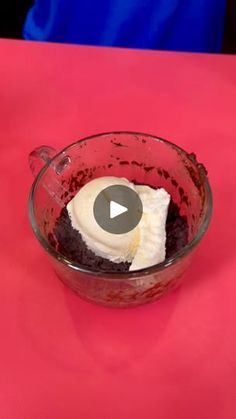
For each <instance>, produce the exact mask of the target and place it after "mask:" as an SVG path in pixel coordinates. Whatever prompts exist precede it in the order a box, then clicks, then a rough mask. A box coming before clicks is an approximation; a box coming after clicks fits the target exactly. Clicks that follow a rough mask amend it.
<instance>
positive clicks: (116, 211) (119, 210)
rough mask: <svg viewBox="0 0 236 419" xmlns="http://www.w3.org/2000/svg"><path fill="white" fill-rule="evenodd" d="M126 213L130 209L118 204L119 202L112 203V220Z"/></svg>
mask: <svg viewBox="0 0 236 419" xmlns="http://www.w3.org/2000/svg"><path fill="white" fill-rule="evenodd" d="M126 211H128V208H126V207H124V206H123V205H120V204H118V202H115V201H111V202H110V218H115V217H118V215H121V214H124V212H126Z"/></svg>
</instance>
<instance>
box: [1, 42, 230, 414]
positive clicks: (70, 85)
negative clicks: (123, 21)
mask: <svg viewBox="0 0 236 419" xmlns="http://www.w3.org/2000/svg"><path fill="white" fill-rule="evenodd" d="M0 57H1V65H0V138H1V143H0V144H1V193H2V201H1V241H0V246H1V249H0V255H1V280H0V339H1V340H0V417H1V418H4V419H5V418H6V419H8V418H9V419H12V418H13V419H15V418H24V419H25V418H26V419H28V418H29V419H31V418H36V419H38V418H45V419H47V418H48V419H51V418H53V419H54V418H99V419H100V418H104V419H107V418H108V419H109V418H112V419H117V418H119V419H123V418H132V419H139V418H148V419H156V418H161V419H185V418H186V419H195V418H196V419H199V418H201V419H205V418H206V419H211V418H212V419H231V418H232V419H234V418H235V417H236V386H235V382H236V333H235V328H236V275H235V270H236V240H235V224H236V222H235V213H236V194H235V178H236V175H235V169H236V157H235V155H236V57H233V56H232V57H230V56H217V55H215V56H211V55H201V54H183V53H179V54H177V53H165V52H147V51H132V50H122V49H106V48H92V47H78V46H67V45H52V44H51V45H50V44H47V45H45V44H40V43H30V42H16V41H4V40H2V41H0ZM109 130H135V131H143V132H148V133H153V134H157V135H160V136H162V137H164V138H167V139H170V140H172V141H174V142H176V143H177V144H179V145H180V146H181V147H183V148H185V149H186V150H187V151H190V152H191V151H194V152H196V154H197V156H198V159H199V161H201V162H203V163H204V164H205V165H206V166H207V168H208V170H209V178H210V181H211V185H212V189H213V193H214V214H213V220H212V223H211V226H210V229H209V232H208V234H207V236H206V237H205V239H204V241H203V242H202V245H201V246H200V248H199V250H198V252H197V254H196V256H195V259H194V262H193V264H192V267H191V268H190V269H189V280H188V281H186V282H185V283H184V284H183V285H182V286H181V287H180V288H179V289H178V290H177V291H175V292H174V293H172V294H170V295H169V296H167V297H165V298H163V299H162V300H160V301H158V302H156V303H153V304H150V305H147V306H143V307H139V308H136V309H130V310H117V309H106V308H103V307H99V306H95V305H91V304H89V303H86V302H84V301H82V300H80V299H79V298H78V297H76V296H75V295H74V294H73V293H72V292H71V291H70V290H69V289H66V288H65V287H64V286H63V285H62V284H61V283H60V281H59V280H58V279H57V277H56V276H55V274H54V273H53V271H52V270H51V267H50V265H49V264H48V261H47V259H46V257H45V255H44V253H43V250H42V249H41V248H40V245H39V244H38V243H37V241H36V240H35V238H34V236H33V234H32V232H31V229H30V226H29V222H28V218H27V197H28V192H29V189H30V186H31V183H32V176H31V174H30V171H29V168H28V163H27V155H28V153H29V152H30V151H31V150H32V149H33V148H35V147H36V146H39V145H41V144H48V145H51V146H53V147H55V148H58V149H60V148H62V147H64V146H66V145H67V144H69V143H71V142H73V141H75V140H77V139H79V138H81V137H83V136H85V135H90V134H94V133H98V132H102V131H109Z"/></svg>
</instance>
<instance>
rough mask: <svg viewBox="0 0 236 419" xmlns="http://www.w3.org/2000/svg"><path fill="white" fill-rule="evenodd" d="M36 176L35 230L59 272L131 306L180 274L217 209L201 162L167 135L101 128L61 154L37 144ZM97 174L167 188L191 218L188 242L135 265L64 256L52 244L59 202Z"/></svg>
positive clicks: (88, 292)
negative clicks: (102, 266)
mask: <svg viewBox="0 0 236 419" xmlns="http://www.w3.org/2000/svg"><path fill="white" fill-rule="evenodd" d="M29 164H30V168H31V171H32V173H33V174H34V176H35V180H34V183H33V185H32V189H31V192H30V197H29V217H30V222H31V225H32V228H33V231H34V233H35V235H36V237H37V239H38V240H39V242H40V243H41V245H42V247H43V248H44V249H45V251H46V252H47V254H48V256H49V258H50V260H51V262H52V265H53V267H54V270H55V271H56V273H57V275H58V277H59V278H60V279H61V280H62V281H63V282H64V284H66V285H68V286H69V287H70V288H71V289H72V290H74V291H75V292H76V293H77V294H78V295H79V296H80V297H82V298H84V299H87V300H89V301H92V302H95V303H99V304H103V305H106V306H113V307H130V306H137V305H139V304H144V303H147V302H150V301H153V300H156V299H158V298H160V297H161V296H162V295H164V294H166V293H167V292H168V291H170V290H171V289H173V288H174V287H176V286H177V285H178V284H179V283H180V282H181V280H182V277H183V273H184V272H185V271H186V268H187V267H188V265H189V263H190V261H191V258H192V255H193V251H194V249H196V247H197V245H198V243H199V242H200V240H201V239H202V237H203V235H204V233H205V232H206V230H207V228H208V225H209V222H210V219H211V214H212V193H211V188H210V185H209V182H208V178H207V172H206V169H205V168H204V166H203V165H202V164H200V163H198V162H197V160H196V156H195V155H194V154H193V153H191V154H188V153H187V152H186V151H184V150H182V149H181V148H180V147H178V146H176V145H175V144H173V143H171V142H169V141H166V140H164V139H162V138H159V137H155V136H152V135H148V134H142V133H135V132H112V133H105V134H97V135H93V136H90V137H87V138H84V139H81V140H79V141H77V142H76V143H74V144H71V145H69V146H68V147H66V148H65V149H64V150H62V151H60V152H59V153H58V152H56V151H55V150H54V149H53V148H51V147H48V146H42V147H39V148H37V149H36V150H34V151H32V152H31V153H30V156H29ZM99 176H118V177H126V178H127V179H129V180H130V181H133V182H136V183H140V184H148V185H150V186H152V187H164V188H165V189H166V190H167V191H168V192H169V193H170V194H171V197H172V199H173V201H174V202H175V203H176V204H177V205H178V206H179V208H180V213H181V215H184V216H186V217H187V221H188V227H189V231H188V243H187V244H186V246H184V247H183V248H182V249H181V250H180V251H179V252H178V253H176V254H175V255H174V256H173V257H170V258H168V259H166V260H165V261H164V262H162V263H159V264H157V265H154V266H151V267H149V268H146V269H142V270H139V271H132V272H122V273H111V272H96V271H93V270H89V269H86V268H84V267H83V266H82V265H80V264H79V263H76V262H74V261H73V260H69V259H67V258H66V257H65V256H64V255H63V254H61V253H59V252H58V251H57V250H56V248H55V246H54V237H53V226H54V224H55V221H56V219H57V217H58V216H59V214H60V211H61V208H62V207H64V206H65V205H66V204H67V202H68V201H69V200H70V199H71V198H72V197H73V196H74V195H75V193H76V192H77V191H78V190H79V188H80V187H82V186H83V185H85V184H86V183H87V182H88V181H90V180H92V179H94V178H97V177H99Z"/></svg>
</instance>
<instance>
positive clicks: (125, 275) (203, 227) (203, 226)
mask: <svg viewBox="0 0 236 419" xmlns="http://www.w3.org/2000/svg"><path fill="white" fill-rule="evenodd" d="M120 134H127V135H137V136H142V137H149V138H151V139H152V140H154V141H158V142H162V143H164V144H166V145H168V146H170V147H172V148H174V149H175V150H176V151H177V152H178V153H179V154H181V155H184V156H185V157H186V158H187V160H189V161H190V162H191V163H192V164H194V165H195V167H196V169H197V171H198V173H199V176H200V178H201V180H202V183H203V186H204V190H205V194H206V195H205V196H206V197H205V199H206V200H207V208H206V212H205V214H204V218H203V220H202V221H201V223H200V225H199V227H198V231H197V233H196V234H195V236H194V237H193V239H192V240H191V241H190V242H189V243H188V244H186V245H185V246H184V247H183V248H182V249H181V250H179V251H178V252H176V253H175V254H174V255H173V256H171V257H169V258H167V259H165V260H164V261H163V262H161V263H157V264H156V265H153V266H150V267H147V268H143V269H138V270H135V271H125V272H109V271H95V270H92V269H89V268H85V267H84V266H83V265H81V264H79V263H77V262H75V261H73V260H70V259H68V258H66V257H65V256H64V255H63V254H61V253H60V252H58V251H57V250H56V249H55V248H54V247H53V246H52V245H51V244H50V243H49V242H48V241H47V240H46V239H45V238H44V236H43V235H42V233H41V231H40V228H39V227H38V224H37V221H36V217H35V212H34V194H35V191H36V189H37V186H38V184H39V182H40V180H41V178H42V176H43V175H44V173H45V172H46V170H47V169H48V167H49V166H50V165H51V163H52V162H53V161H54V160H56V159H57V158H58V157H59V156H60V155H62V154H63V153H65V152H66V151H68V150H70V149H71V148H74V147H76V146H77V145H78V144H81V142H85V141H88V140H92V139H94V138H99V137H106V136H111V135H120ZM189 154H190V153H187V152H186V151H185V150H184V149H182V148H181V147H179V146H177V145H176V144H174V143H172V142H171V141H169V140H166V139H164V138H161V137H157V136H156V135H153V134H147V133H142V132H135V131H111V132H105V133H98V134H93V135H90V136H87V137H83V138H81V139H80V140H77V141H75V142H73V143H71V144H69V145H68V146H66V147H65V148H64V149H62V150H61V151H59V152H58V153H56V154H55V156H53V157H52V159H51V160H49V162H48V163H46V164H45V166H43V168H42V169H41V170H40V171H39V173H38V174H37V176H36V178H35V180H34V182H33V184H32V187H31V190H30V194H29V202H28V210H29V219H30V223H31V226H32V229H33V231H34V234H35V236H36V237H37V239H38V241H39V242H40V243H41V245H42V247H43V248H44V249H45V250H46V252H47V253H48V254H49V255H50V256H52V257H53V258H55V259H56V260H57V261H59V262H61V263H63V264H64V265H65V266H68V267H70V268H73V269H74V270H75V271H78V272H81V273H83V274H86V275H90V276H95V277H101V278H104V279H111V280H112V279H118V280H119V279H120V280H121V281H123V280H128V279H129V280H132V279H137V278H139V277H140V276H142V277H143V276H147V275H152V274H154V273H157V272H159V271H162V270H164V269H166V268H168V267H169V266H171V265H173V264H175V263H176V262H178V261H179V260H181V259H182V258H183V257H184V256H186V255H188V254H189V253H190V252H191V251H192V250H193V249H194V248H195V247H196V245H197V244H198V243H199V242H200V240H201V239H202V237H203V236H204V234H205V233H206V231H207V228H208V226H209V223H210V220H211V216H212V209H213V197H212V191H211V187H210V184H209V181H208V177H207V173H206V171H205V170H202V169H203V166H202V165H201V164H199V163H198V162H197V160H196V163H195V162H193V161H192V160H191V159H190V158H189Z"/></svg>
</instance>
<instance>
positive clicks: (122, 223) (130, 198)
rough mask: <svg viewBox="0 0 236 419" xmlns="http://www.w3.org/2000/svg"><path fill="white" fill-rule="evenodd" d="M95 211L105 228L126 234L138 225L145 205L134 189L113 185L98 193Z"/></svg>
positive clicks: (96, 216)
mask: <svg viewBox="0 0 236 419" xmlns="http://www.w3.org/2000/svg"><path fill="white" fill-rule="evenodd" d="M93 213H94V217H95V220H96V221H97V223H98V224H99V226H100V227H101V228H102V229H103V230H105V231H107V232H108V233H112V234H124V233H128V232H129V231H131V230H133V229H134V228H135V227H136V226H137V225H138V223H139V221H140V220H141V217H142V214H143V205H142V201H141V199H140V198H139V196H138V194H137V193H136V192H135V191H134V190H133V189H131V188H129V187H128V186H123V185H113V186H108V187H107V188H105V189H103V190H102V191H101V192H100V193H99V194H98V196H97V198H96V199H95V202H94V206H93Z"/></svg>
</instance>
